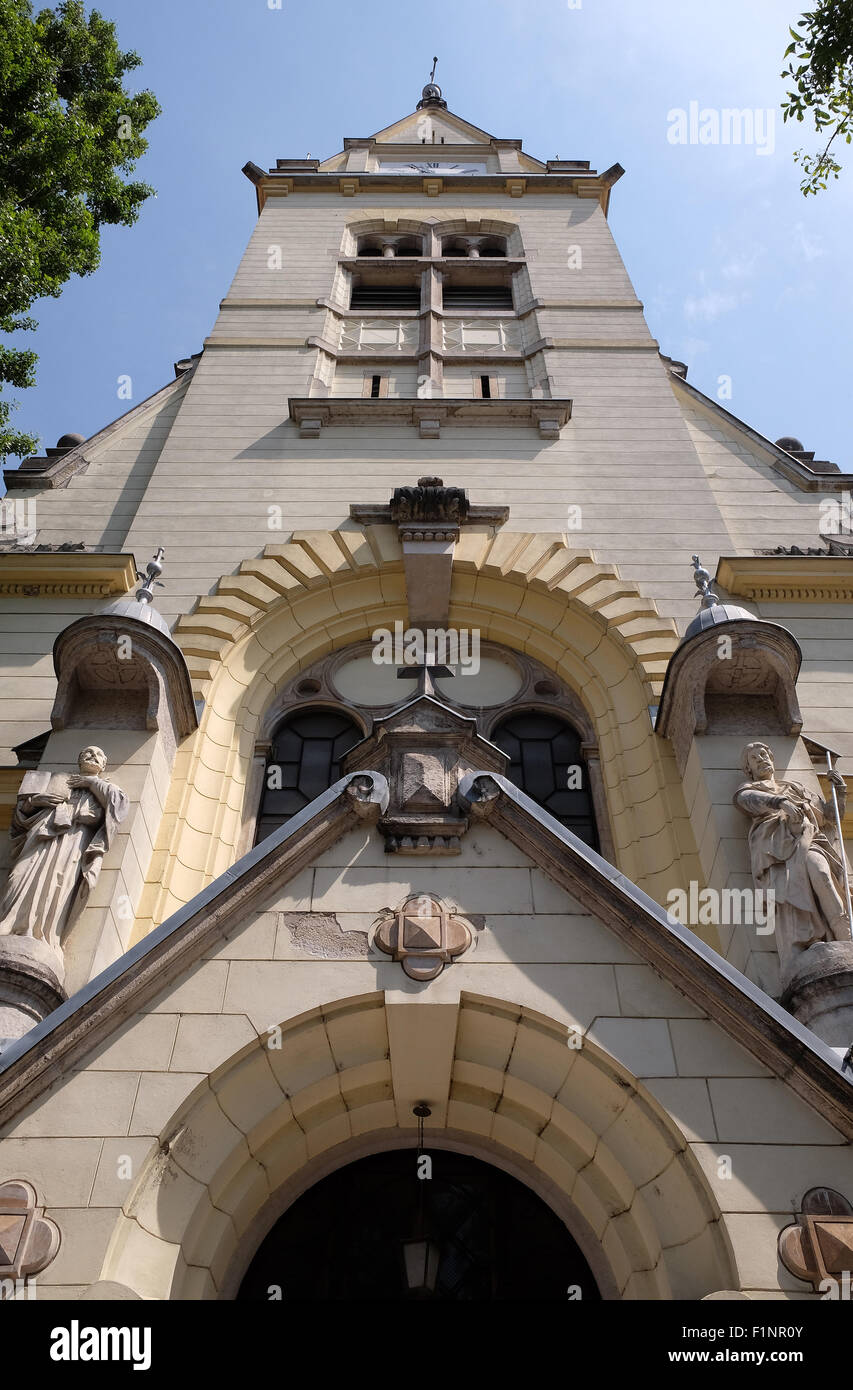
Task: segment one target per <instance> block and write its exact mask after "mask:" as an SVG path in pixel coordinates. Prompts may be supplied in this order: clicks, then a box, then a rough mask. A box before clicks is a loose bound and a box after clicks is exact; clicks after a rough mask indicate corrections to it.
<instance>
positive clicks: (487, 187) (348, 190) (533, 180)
mask: <svg viewBox="0 0 853 1390" xmlns="http://www.w3.org/2000/svg"><path fill="white" fill-rule="evenodd" d="M383 148H387V147H385V146H383ZM393 148H394V150H395V153H396V151H397V149H398V148H401V147H397V146H394V147H393ZM418 150H419V154H420V156H421V157H423V146H419V147H418ZM472 152H474V153H475V151H473V150H472ZM400 158H405V150H403V153H402V154H401V155H400ZM624 172H625V171H624V169H623V168H622V166H621V165H619V164H614V165H612V166H611V168H610V169H606V170H605V171H604V173H603V174H596V173H592V172H590V173H587V172H585V171H584V172H581V171H576V172H572V173H567V172H564V171H562V170H560V171H554V172H551V173H537V172H536V171H533V170H529V169H519V170H515V171H513V172H508V171H507V170H505V169H495V170H494V171H492V172H491V173H486V174H442V175H441V176H440V177H436V178H429V177H425V176H424V175H423V174H389V173H387V172H386V171H383V170H379V171H377V172H375V173H370V172H368V171H366V170H364V169H359V170H358V171H348V170H345V169H330V170H328V171H327V172H320V171H316V172H315V171H314V170H309V171H305V172H302V171H298V172H296V171H294V169H293V167H290V168H288V169H286V170H273V171H271V172H269V173H264V172H263V170H261V169H259V168H258V166H257V165H254V164H247V165H245V166H244V169H243V173H244V174H245V175H246V177H247V178H248V179H249V180H250V181H251V182H252V183H253V184H254V186H255V192H256V194H257V199H258V212H261V211H262V210H263V207H264V204H265V203H266V200H267V198H269V197H273V198H276V197H278V198H280V197H289V196H290V195H292V194H293V193H303V194H305V193H309V194H310V193H330V192H332V193H339V194H340V196H341V197H344V198H346V197H355V196H356V195H357V194H359V193H368V194H374V193H380V192H381V193H384V192H386V191H391V190H396V191H398V192H401V193H419V194H422V195H423V194H426V195H427V196H430V194H432V196H439V197H440V195H441V194H442V193H463V192H464V193H469V194H475V195H477V196H479V195H480V194H487V195H491V196H494V195H496V194H497V195H499V196H502V197H504V198H515V197H524V196H528V195H530V194H531V193H532V194H549V193H558V194H563V195H564V196H565V195H566V194H569V195H574V196H575V197H578V198H595V199H597V201H598V202H599V203H600V205H601V207H602V210H603V212H604V214H605V216H606V215H607V211H608V208H609V204H610V191H611V189H612V187H613V185H614V184H615V183H616V181H617V180H618V179H620V178H621V177H622V175H623V174H624ZM426 185H433V186H434V187H433V188H432V189H428V188H427V187H426Z"/></svg>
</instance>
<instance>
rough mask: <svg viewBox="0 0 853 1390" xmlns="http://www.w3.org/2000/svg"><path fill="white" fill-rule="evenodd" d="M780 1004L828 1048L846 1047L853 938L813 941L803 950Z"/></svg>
mask: <svg viewBox="0 0 853 1390" xmlns="http://www.w3.org/2000/svg"><path fill="white" fill-rule="evenodd" d="M781 1004H782V1007H783V1008H785V1009H788V1011H789V1012H790V1013H792V1014H793V1015H794V1017H795V1018H796V1019H799V1021H800V1023H803V1024H805V1026H806V1027H807V1028H811V1030H812V1032H813V1033H816V1034H817V1036H818V1037H819V1038H821V1039H822V1040H823V1041H824V1042H825V1043H828V1044H829V1046H830V1047H844V1048H847V1047H850V1045H851V1044H853V941H816V942H815V944H814V945H813V946H810V947H809V948H808V950H807V951H804V952H803V955H802V959H801V960H800V961H799V962H798V963H797V967H796V970H795V972H794V974H793V976H792V977H791V979H790V980H789V981H788V984H787V985H786V987H785V992H784V994H783V995H782V999H781Z"/></svg>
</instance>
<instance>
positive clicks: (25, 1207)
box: [0, 1181, 60, 1280]
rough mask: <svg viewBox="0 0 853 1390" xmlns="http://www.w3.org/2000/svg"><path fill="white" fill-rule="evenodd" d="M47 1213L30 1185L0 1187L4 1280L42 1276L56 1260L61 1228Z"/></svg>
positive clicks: (18, 1183) (0, 1266) (0, 1250)
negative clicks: (42, 1272)
mask: <svg viewBox="0 0 853 1390" xmlns="http://www.w3.org/2000/svg"><path fill="white" fill-rule="evenodd" d="M43 1212H44V1208H43V1207H40V1206H39V1205H38V1198H37V1197H36V1190H35V1188H34V1187H32V1186H31V1184H30V1183H28V1182H23V1181H14V1182H4V1183H0V1280H2V1279H26V1278H27V1277H28V1276H29V1275H32V1274H39V1273H40V1272H41V1271H42V1270H43V1269H46V1268H47V1266H48V1265H49V1264H50V1262H51V1260H53V1259H54V1258H55V1256H56V1252H57V1250H58V1249H59V1241H60V1234H59V1227H58V1226H57V1224H56V1222H55V1221H51V1220H50V1218H49V1217H47V1216H44V1215H43Z"/></svg>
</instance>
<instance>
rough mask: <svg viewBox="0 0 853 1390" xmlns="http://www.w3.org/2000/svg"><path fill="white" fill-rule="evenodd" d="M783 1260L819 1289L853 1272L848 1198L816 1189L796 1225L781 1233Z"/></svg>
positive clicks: (808, 1196) (852, 1224) (851, 1208)
mask: <svg viewBox="0 0 853 1390" xmlns="http://www.w3.org/2000/svg"><path fill="white" fill-rule="evenodd" d="M779 1259H780V1260H781V1261H782V1263H783V1265H784V1266H785V1268H786V1269H787V1270H790V1272H791V1274H793V1275H795V1276H796V1278H797V1279H804V1280H805V1281H806V1282H807V1283H810V1284H812V1285H813V1286H814V1288H815V1289H819V1288H820V1286H821V1284H822V1283H823V1281H824V1280H825V1279H837V1278H838V1277H839V1275H841V1274H843V1273H844V1272H845V1270H846V1271H850V1270H853V1206H851V1205H850V1203H849V1202H848V1200H847V1198H846V1197H842V1195H841V1193H840V1192H835V1191H834V1190H833V1189H832V1188H831V1187H812V1188H811V1189H810V1190H809V1191H808V1192H807V1193H806V1195H805V1196H804V1198H803V1205H802V1210H801V1211H800V1213H799V1214H798V1216H797V1219H796V1222H795V1223H794V1224H793V1225H791V1226H786V1227H785V1229H784V1230H783V1231H780V1232H779Z"/></svg>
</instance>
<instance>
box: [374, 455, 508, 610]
mask: <svg viewBox="0 0 853 1390" xmlns="http://www.w3.org/2000/svg"><path fill="white" fill-rule="evenodd" d="M350 516H351V517H352V519H353V520H354V521H358V522H360V523H361V524H362V525H364V526H366V525H371V524H377V523H378V524H380V525H382V524H384V525H388V524H389V523H390V524H396V526H397V531H398V534H399V537H400V544H401V546H402V549H403V566H404V569H405V573H406V593H407V597H408V601H409V622H410V623H411V624H412V625H413V626H414V627H439V628H443V627H445V626H446V624H447V620H448V611H449V608H450V581H451V574H452V570H453V554H454V547H455V545H456V542H457V541H458V540H459V532H460V527H462V526H473V525H478V524H479V525H485V526H502V525H503V523H504V522H505V521H506V520H507V519H508V517H509V507H472V506H471V504H470V502H469V501H468V494H467V492H466V491H465V489H464V488H461V487H445V486H444V482H443V481H442V479H441V478H433V477H424V478H418V481H417V486H415V487H411V486H407V487H398V488H395V490H394V493H393V495H392V497H391V501H390V502H389V503H388V504H387V506H378V507H377V506H370V505H364V504H360V503H354V504H353V505H352V506H351V507H350Z"/></svg>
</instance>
